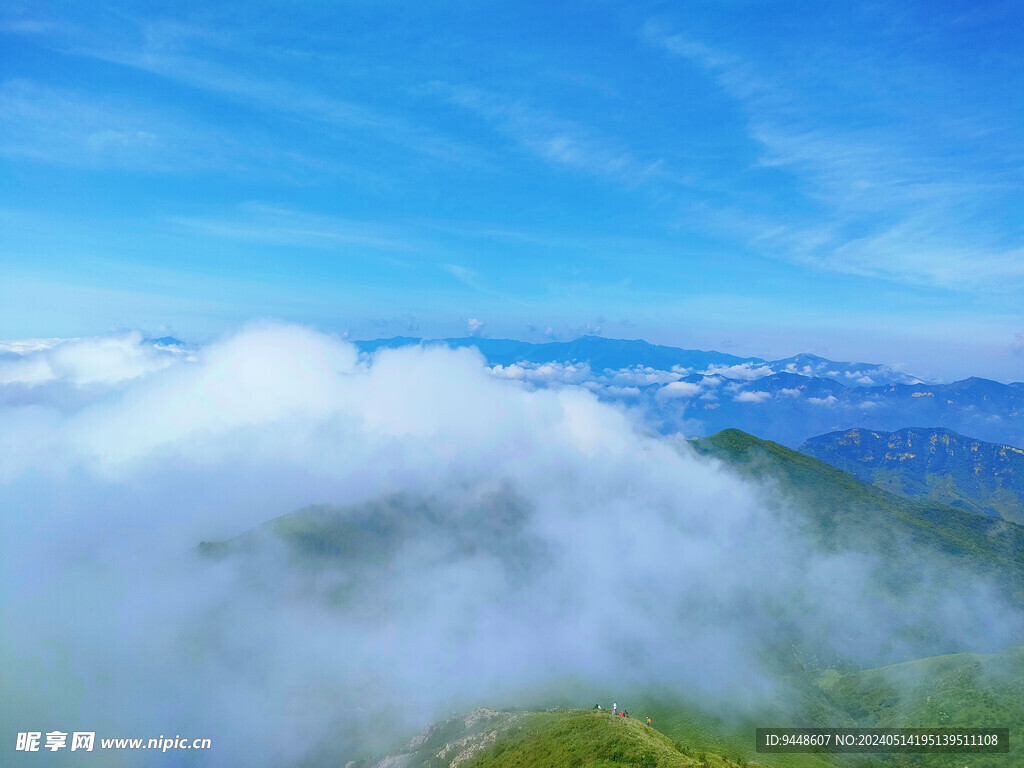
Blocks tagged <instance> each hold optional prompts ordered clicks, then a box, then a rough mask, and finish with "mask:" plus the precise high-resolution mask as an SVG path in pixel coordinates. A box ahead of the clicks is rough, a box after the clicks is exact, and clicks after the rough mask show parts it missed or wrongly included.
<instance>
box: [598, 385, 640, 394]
mask: <svg viewBox="0 0 1024 768" xmlns="http://www.w3.org/2000/svg"><path fill="white" fill-rule="evenodd" d="M605 392H607V393H608V394H609V395H611V396H612V397H639V396H640V388H639V387H616V386H611V387H607V388H606V389H605Z"/></svg>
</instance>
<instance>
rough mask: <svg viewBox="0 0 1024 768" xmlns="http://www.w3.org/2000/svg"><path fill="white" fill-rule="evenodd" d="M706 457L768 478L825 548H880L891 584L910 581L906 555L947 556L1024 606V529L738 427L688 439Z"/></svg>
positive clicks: (935, 559)
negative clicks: (908, 492) (912, 495)
mask: <svg viewBox="0 0 1024 768" xmlns="http://www.w3.org/2000/svg"><path fill="white" fill-rule="evenodd" d="M691 444H692V445H693V447H694V448H695V449H696V450H697V451H698V452H699V453H702V454H705V455H711V456H715V457H718V458H720V459H722V460H723V461H725V462H727V463H728V464H730V465H731V466H733V467H735V468H736V469H738V470H739V471H740V472H741V473H743V474H745V475H747V476H750V477H754V478H756V479H759V480H763V481H768V482H770V483H772V484H774V485H775V486H777V488H778V489H779V490H780V491H781V492H782V496H783V498H788V499H789V500H791V502H792V506H793V509H794V510H796V511H797V512H798V513H800V514H802V515H803V518H802V519H803V521H804V523H805V525H806V526H807V528H808V530H809V531H810V532H811V533H812V534H813V535H814V536H816V538H817V539H818V540H819V541H820V543H821V545H822V546H824V547H826V548H836V549H838V548H847V547H851V548H856V549H862V550H865V551H870V552H875V553H881V554H884V555H886V556H887V561H888V564H889V568H888V571H889V572H888V574H887V578H888V581H889V586H890V587H892V588H898V587H899V584H900V581H901V579H904V578H909V577H910V576H911V574H908V573H907V572H906V571H907V570H909V569H907V568H905V567H903V566H904V565H905V563H906V561H907V558H909V557H922V558H928V559H929V562H930V563H932V564H935V565H942V563H940V562H939V561H940V560H944V561H945V564H947V565H949V566H953V565H955V566H956V567H958V568H959V569H961V570H966V571H967V572H969V573H971V574H972V575H974V576H984V577H987V578H990V579H992V580H993V581H994V582H995V583H997V584H998V585H999V586H1000V588H1001V589H1002V590H1003V592H1004V593H1005V595H1006V596H1007V597H1008V598H1009V599H1010V600H1011V601H1012V602H1013V603H1014V604H1015V605H1017V606H1024V527H1021V526H1019V525H1016V524H1014V523H1011V522H1008V521H1005V520H999V519H995V518H991V517H986V516H982V515H978V514H974V513H972V512H967V511H964V510H961V509H956V508H954V507H950V506H946V505H944V504H937V503H935V502H932V501H929V500H919V499H908V498H904V497H901V496H897V495H895V494H892V493H889V492H887V491H885V490H882V489H881V488H877V487H875V486H872V485H870V484H868V483H865V482H864V481H862V480H860V479H858V478H857V477H855V476H853V475H851V474H850V473H848V472H844V471H842V470H840V469H836V468H835V467H833V466H830V465H829V464H826V463H825V462H823V461H820V460H818V459H815V458H813V457H811V456H807V455H805V454H803V453H800V452H798V451H794V450H792V449H790V448H787V447H785V446H783V445H779V444H778V443H773V442H770V441H767V440H760V439H758V438H756V437H754V436H753V435H749V434H747V433H745V432H741V431H740V430H737V429H727V430H723V431H721V432H718V433H716V434H714V435H711V436H710V437H706V438H702V439H700V440H694V441H691Z"/></svg>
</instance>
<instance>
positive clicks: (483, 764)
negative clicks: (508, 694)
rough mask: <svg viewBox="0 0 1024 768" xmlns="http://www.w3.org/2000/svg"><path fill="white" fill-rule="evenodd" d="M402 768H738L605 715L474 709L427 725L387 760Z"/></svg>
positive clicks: (642, 723)
mask: <svg viewBox="0 0 1024 768" xmlns="http://www.w3.org/2000/svg"><path fill="white" fill-rule="evenodd" d="M392 759H395V760H396V764H401V765H402V766H405V768H414V767H415V768H452V766H456V765H457V766H459V768H738V767H739V768H742V766H744V765H746V763H745V761H741V762H736V761H733V760H729V759H727V758H726V757H723V756H722V755H720V754H715V753H713V752H709V751H704V750H697V749H693V748H691V747H690V746H687V745H686V744H684V743H681V742H675V741H673V740H672V739H671V738H670V737H668V736H666V735H665V734H664V733H661V732H660V731H659V730H658V729H657V728H653V727H650V726H648V725H647V721H646V719H643V718H640V717H628V718H626V717H618V716H614V715H612V713H611V712H609V711H607V710H593V709H590V710H587V709H569V710H564V709H563V710H548V711H543V712H536V711H534V712H529V711H512V712H495V711H492V710H477V711H476V712H473V713H470V714H469V715H467V716H465V717H458V718H452V719H451V720H448V721H446V722H444V723H439V724H437V725H435V726H432V727H431V728H429V729H428V730H427V731H425V732H424V733H423V734H421V736H420V737H418V738H417V739H416V740H414V741H413V743H412V744H411V745H410V747H409V748H407V749H406V750H404V751H402V752H399V753H397V754H394V755H392Z"/></svg>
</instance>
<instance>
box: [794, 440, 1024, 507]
mask: <svg viewBox="0 0 1024 768" xmlns="http://www.w3.org/2000/svg"><path fill="white" fill-rule="evenodd" d="M800 451H801V453H806V454H807V455H809V456H814V457H815V458H817V459H821V460H822V461H825V462H828V463H829V464H831V465H832V466H834V467H837V468H838V469H842V470H845V471H847V472H849V473H851V474H853V475H856V476H857V477H859V478H860V479H861V480H864V481H865V482H868V483H871V484H873V485H876V486H878V487H879V488H883V489H884V490H887V491H891V492H893V493H896V494H898V495H901V496H906V497H908V498H917V499H921V498H926V499H929V500H931V501H935V502H939V503H941V504H947V505H949V506H953V507H957V508H960V509H964V510H967V511H971V512H977V513H980V514H985V515H990V516H994V517H1002V518H1004V519H1006V520H1010V521H1012V522H1015V523H1024V450H1022V449H1020V448H1016V447H1014V446H1012V445H1003V444H1000V443H990V442H985V441H984V440H976V439H974V438H971V437H966V436H964V435H961V434H958V433H956V432H953V431H952V430H949V429H943V428H938V427H935V428H925V427H912V428H906V429H901V430H898V431H896V432H882V431H880V430H872V429H863V428H856V429H848V430H845V431H841V432H830V433H828V434H826V435H819V436H817V437H812V438H810V439H809V440H807V441H806V442H805V443H804V444H803V445H801V446H800Z"/></svg>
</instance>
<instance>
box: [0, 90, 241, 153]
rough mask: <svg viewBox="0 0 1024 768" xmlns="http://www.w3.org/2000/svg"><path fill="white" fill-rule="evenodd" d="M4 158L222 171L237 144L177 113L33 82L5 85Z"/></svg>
mask: <svg viewBox="0 0 1024 768" xmlns="http://www.w3.org/2000/svg"><path fill="white" fill-rule="evenodd" d="M0 113H2V114H3V115H4V120H3V121H2V122H0V154H3V155H4V156H7V157H17V158H26V159H31V160H36V161H42V162H48V163H53V164H57V165H69V166H77V167H86V168H109V167H113V168H130V169H141V170H155V171H180V170H189V169H193V168H196V167H206V168H209V167H218V166H221V167H222V166H223V165H224V164H225V158H226V157H227V156H228V155H231V154H234V153H235V152H236V151H237V149H238V148H237V146H236V143H235V141H234V140H233V139H232V138H231V137H230V136H228V135H226V134H224V133H223V132H221V131H218V130H216V129H212V128H208V127H206V126H203V125H201V124H199V123H197V122H196V121H194V120H192V119H190V118H188V117H186V116H184V115H182V114H178V113H176V112H174V111H172V110H166V109H153V108H148V107H144V106H141V105H138V104H133V103H131V102H128V101H126V100H122V99H117V98H112V97H104V96H100V97H97V96H96V95H94V94H85V93H82V92H79V91H74V90H70V89H63V88H56V87H52V86H48V85H43V84H40V83H36V82H33V81H31V80H24V79H20V80H7V81H5V82H4V83H2V84H0Z"/></svg>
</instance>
